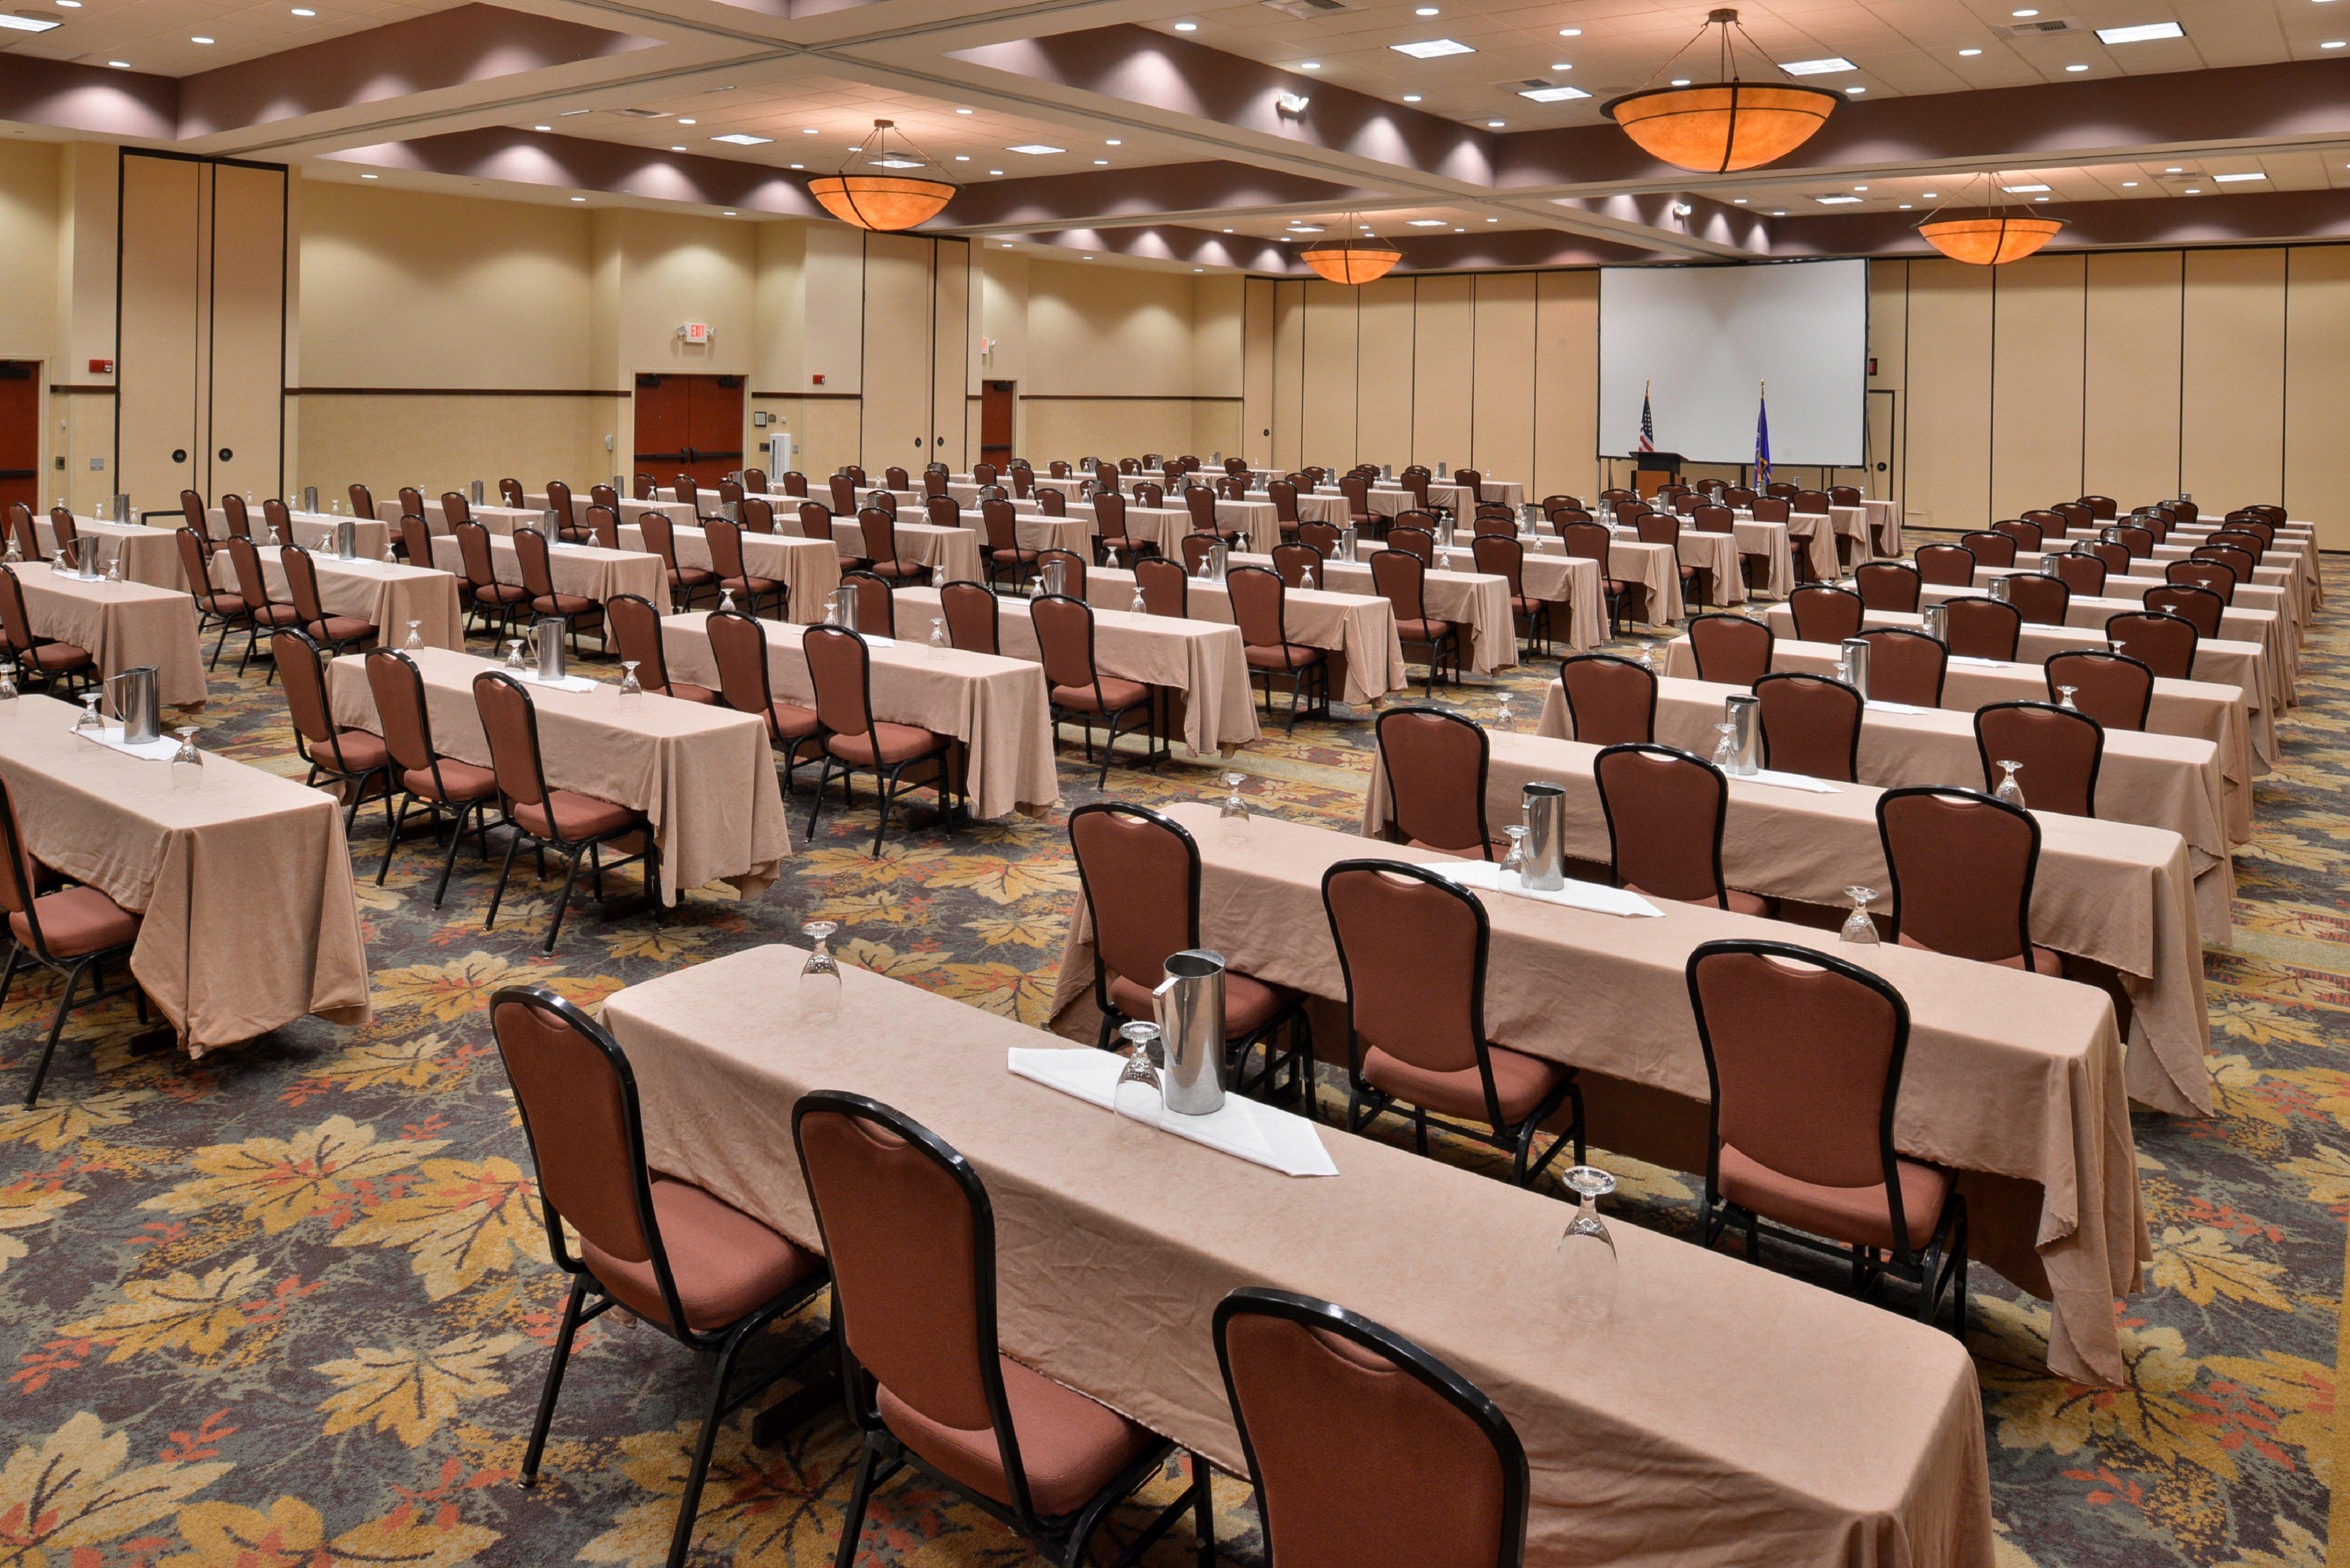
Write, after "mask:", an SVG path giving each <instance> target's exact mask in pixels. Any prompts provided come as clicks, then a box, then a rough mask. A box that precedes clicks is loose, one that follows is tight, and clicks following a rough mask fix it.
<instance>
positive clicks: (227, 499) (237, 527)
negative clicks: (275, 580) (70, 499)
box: [51, 490, 294, 545]
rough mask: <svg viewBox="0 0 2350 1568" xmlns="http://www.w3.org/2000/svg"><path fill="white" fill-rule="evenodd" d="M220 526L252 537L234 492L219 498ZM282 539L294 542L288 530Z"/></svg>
mask: <svg viewBox="0 0 2350 1568" xmlns="http://www.w3.org/2000/svg"><path fill="white" fill-rule="evenodd" d="M55 515H56V514H55V513H52V514H51V516H52V517H53V518H54V516H55ZM205 515H206V516H210V515H211V514H209V513H207V514H205ZM288 521H289V522H290V521H291V520H290V519H289V520H288ZM221 525H222V526H223V527H224V529H225V530H226V531H227V534H228V536H229V537H230V538H232V539H235V538H245V539H250V538H252V537H253V518H252V516H251V514H249V513H247V512H246V510H245V506H244V496H242V495H239V494H238V493H236V492H235V491H234V490H231V491H228V492H225V493H223V495H222V496H221ZM282 537H283V541H284V543H286V544H288V545H290V544H292V543H293V542H294V540H293V536H292V534H291V532H290V530H289V532H288V533H287V534H286V535H283V536H282Z"/></svg>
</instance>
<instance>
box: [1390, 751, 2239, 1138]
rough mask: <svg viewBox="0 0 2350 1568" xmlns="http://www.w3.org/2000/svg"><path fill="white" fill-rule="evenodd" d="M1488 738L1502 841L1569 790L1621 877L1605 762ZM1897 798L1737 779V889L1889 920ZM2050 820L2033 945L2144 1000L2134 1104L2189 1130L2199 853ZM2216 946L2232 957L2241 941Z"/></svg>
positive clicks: (2200, 1064)
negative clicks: (1889, 805) (1603, 786)
mask: <svg viewBox="0 0 2350 1568" xmlns="http://www.w3.org/2000/svg"><path fill="white" fill-rule="evenodd" d="M1486 738H1487V741H1488V743H1489V745H1490V747H1491V755H1490V761H1489V764H1488V768H1487V772H1486V777H1485V815H1486V820H1487V821H1488V822H1489V823H1490V824H1492V831H1493V832H1494V834H1496V835H1499V834H1500V832H1501V830H1502V827H1503V826H1504V825H1506V824H1510V823H1514V822H1516V821H1517V820H1518V819H1519V816H1520V801H1521V798H1522V792H1523V788H1524V786H1525V785H1527V784H1532V783H1534V782H1536V781H1538V780H1539V781H1546V782H1549V783H1552V784H1559V785H1561V786H1563V787H1564V788H1565V790H1566V792H1567V798H1566V818H1565V822H1566V839H1565V845H1566V854H1567V855H1568V857H1570V858H1573V859H1577V860H1582V861H1586V862H1589V863H1592V864H1594V865H1596V866H1600V867H1605V866H1607V864H1608V860H1609V848H1608V831H1607V816H1606V813H1605V811H1604V810H1603V808H1602V807H1601V805H1600V801H1599V786H1598V783H1597V778H1596V773H1595V769H1594V765H1593V764H1594V759H1596V757H1597V756H1598V754H1599V752H1600V748H1599V747H1597V746H1594V745H1589V744H1586V743H1585V742H1580V741H1567V740H1560V739H1556V738H1555V737H1551V736H1545V735H1526V734H1515V733H1512V732H1509V731H1506V730H1494V729H1490V728H1489V729H1488V730H1487V731H1486ZM1884 794H1885V791H1884V790H1882V789H1880V788H1877V786H1875V785H1872V784H1829V785H1826V786H1825V793H1820V794H1814V793H1811V792H1809V791H1805V790H1800V789H1790V788H1785V787H1783V786H1780V785H1777V784H1766V783H1763V782H1760V781H1757V780H1753V779H1744V778H1731V780H1730V781H1729V795H1728V801H1727V805H1726V808H1725V815H1724V818H1723V832H1722V839H1721V857H1722V858H1721V868H1722V877H1723V878H1724V880H1726V881H1727V882H1728V883H1729V885H1730V886H1731V887H1732V888H1739V889H1741V890H1742V891H1744V892H1749V893H1760V894H1762V895H1763V896H1764V897H1766V898H1787V899H1794V900H1796V901H1798V902H1801V903H1806V904H1813V905H1817V906H1820V907H1823V908H1828V909H1835V908H1842V907H1844V906H1846V904H1847V902H1848V900H1847V899H1846V896H1845V889H1846V888H1852V887H1862V888H1876V889H1877V891H1878V893H1879V894H1880V895H1882V899H1881V901H1880V902H1879V904H1878V906H1877V908H1878V909H1880V910H1888V909H1891V907H1892V906H1891V898H1892V887H1893V883H1892V873H1891V872H1890V871H1889V870H1888V869H1887V866H1886V862H1885V850H1884V845H1883V842H1882V840H1881V839H1880V837H1879V836H1878V833H1877V801H1878V800H1879V798H1881V797H1882V796H1883V795H1884ZM1392 810H1393V807H1392V805H1391V803H1390V799H1389V796H1388V778H1387V770H1386V769H1385V768H1383V767H1374V768H1373V769H1372V771H1371V786H1370V793H1369V794H1368V797H1367V800H1366V803H1365V805H1364V810H1363V833H1364V836H1367V837H1383V836H1385V834H1386V831H1387V826H1388V818H1389V815H1390V813H1391V812H1392ZM2034 815H2035V817H2036V819H2037V820H2038V822H2039V824H2040V859H2039V865H2038V869H2037V873H2036V875H2035V876H2034V877H2033V883H2032V915H2031V919H2032V940H2033V941H2034V942H2036V943H2038V944H2039V945H2040V946H2042V947H2045V948H2052V949H2054V950H2056V951H2058V952H2060V953H2067V954H2071V955H2073V956H2074V957H2076V958H2083V959H2087V960H2089V961H2092V962H2094V963H2097V964H2102V965H2104V966H2105V967H2106V968H2108V969H2110V970H2112V971H2115V973H2116V975H2117V976H2118V977H2119V979H2120V981H2121V985H2122V989H2123V990H2124V992H2126V994H2127V995H2128V997H2129V1000H2130V1020H2129V1030H2128V1040H2129V1045H2130V1050H2129V1051H2128V1053H2127V1054H2126V1063H2125V1078H2126V1083H2127V1085H2128V1089H2129V1095H2130V1098H2132V1099H2133V1100H2136V1101H2137V1102H2139V1103H2140V1104H2142V1105H2146V1106H2151V1107H2153V1108H2154V1109H2156V1110H2159V1111H2164V1112H2167V1113H2168V1114H2171V1115H2174V1116H2210V1114H2211V1106H2212V1096H2211V1075H2210V1068H2209V1067H2208V1066H2207V1065H2206V1064H2205V1057H2204V1052H2205V1050H2206V1048H2207V1046H2208V1044H2209V1042H2210V1038H2211V1020H2210V1011H2209V1007H2208V1005H2207V1002H2206V1000H2205V995H2204V988H2203V950H2202V940H2203V933H2202V932H2201V930H2200V926H2199V919H2198V913H2197V909H2196V903H2195V888H2194V881H2195V878H2194V874H2193V872H2192V871H2191V870H2190V869H2189V865H2188V854H2187V845H2186V841H2185V840H2184V839H2182V838H2180V837H2179V836H2178V835H2177V834H2176V833H2172V832H2169V831H2168V830H2166V829H2162V828H2154V827H2142V826H2137V825H2135V824H2132V823H2126V822H2110V821H2106V820H2103V819H2101V818H2097V817H2087V816H2065V815H2060V814H2058V813H2055V812H2044V811H2043V812H2038V813H2035V814H2034ZM1652 901H1654V900H1652ZM1806 934H1807V935H1809V934H1810V933H1809V932H1808V931H1807V933H1806ZM1822 934H1825V933H1822ZM2215 940H2220V941H2225V940H2226V936H2225V933H2224V932H2222V933H2221V934H2220V936H2219V937H2218V938H2216V939H2215Z"/></svg>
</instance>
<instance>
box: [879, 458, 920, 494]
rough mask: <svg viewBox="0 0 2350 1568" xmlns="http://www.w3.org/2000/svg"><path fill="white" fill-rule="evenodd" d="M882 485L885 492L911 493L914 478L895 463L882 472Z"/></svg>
mask: <svg viewBox="0 0 2350 1568" xmlns="http://www.w3.org/2000/svg"><path fill="white" fill-rule="evenodd" d="M881 485H882V488H883V489H885V490H890V491H908V492H910V491H911V490H912V489H913V488H914V476H913V475H912V474H910V473H908V472H906V471H905V470H904V469H903V468H900V467H899V466H898V465H897V464H896V463H894V462H893V463H891V464H889V466H888V467H887V468H884V469H883V470H882V471H881Z"/></svg>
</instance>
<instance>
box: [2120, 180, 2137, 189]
mask: <svg viewBox="0 0 2350 1568" xmlns="http://www.w3.org/2000/svg"><path fill="white" fill-rule="evenodd" d="M2122 189H2123V190H2125V191H2135V190H2137V181H2135V180H2125V181H2123V182H2122Z"/></svg>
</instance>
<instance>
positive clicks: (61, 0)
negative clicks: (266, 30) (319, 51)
mask: <svg viewBox="0 0 2350 1568" xmlns="http://www.w3.org/2000/svg"><path fill="white" fill-rule="evenodd" d="M57 4H58V5H62V6H64V7H65V8H66V9H67V10H68V11H78V10H80V9H81V0H57ZM295 15H296V16H304V15H307V16H317V12H316V11H311V12H307V13H305V12H300V11H296V13H295Z"/></svg>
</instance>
